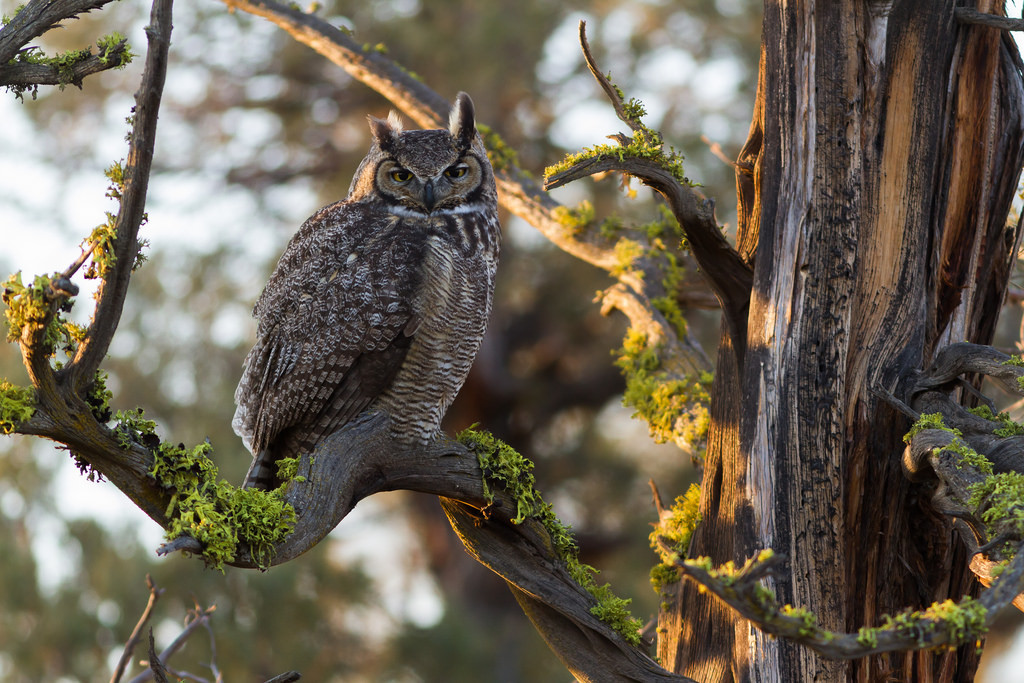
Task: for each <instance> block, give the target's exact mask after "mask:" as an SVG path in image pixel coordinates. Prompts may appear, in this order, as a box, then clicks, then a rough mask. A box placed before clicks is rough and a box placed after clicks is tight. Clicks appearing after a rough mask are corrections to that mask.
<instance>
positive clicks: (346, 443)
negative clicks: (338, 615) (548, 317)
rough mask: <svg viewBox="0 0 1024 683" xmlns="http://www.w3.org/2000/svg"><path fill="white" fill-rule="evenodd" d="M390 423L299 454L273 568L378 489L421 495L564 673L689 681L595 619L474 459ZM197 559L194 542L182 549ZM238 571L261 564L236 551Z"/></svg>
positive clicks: (537, 528) (530, 525)
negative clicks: (431, 500) (408, 436)
mask: <svg viewBox="0 0 1024 683" xmlns="http://www.w3.org/2000/svg"><path fill="white" fill-rule="evenodd" d="M390 424H391V421H390V418H389V417H388V416H387V415H386V414H384V413H367V414H364V415H363V416H361V418H360V419H359V420H357V421H355V422H353V423H350V424H348V425H346V426H345V427H344V428H342V429H341V430H339V431H337V432H335V433H334V434H332V435H331V436H330V437H328V438H327V439H326V440H324V441H323V442H321V443H320V444H319V445H318V446H317V447H316V449H315V450H314V452H313V453H312V454H307V455H303V456H302V458H301V461H300V464H299V468H298V475H299V476H298V477H297V478H296V479H295V480H293V481H292V482H291V483H289V484H288V487H287V488H286V490H285V494H284V497H285V500H286V501H287V502H289V503H290V504H292V505H293V506H294V507H295V510H296V512H297V514H298V519H297V523H296V527H295V530H294V531H293V532H292V534H291V535H289V536H288V537H287V538H286V539H285V540H284V541H283V542H282V543H280V544H278V545H277V546H276V547H275V554H274V557H273V561H272V564H280V563H283V562H287V561H288V560H291V559H293V558H295V557H297V556H298V555H301V554H302V553H303V552H305V551H306V550H308V549H310V548H312V547H313V546H314V545H316V544H317V543H318V542H319V541H320V540H321V539H323V537H324V536H326V535H327V534H328V533H329V532H330V531H331V529H333V528H334V527H335V526H336V525H337V524H338V523H339V522H340V521H341V520H342V519H344V517H345V516H346V515H347V514H348V513H349V512H350V511H351V510H352V508H353V507H354V506H355V504H356V503H357V502H359V501H360V500H362V499H363V498H365V497H367V496H369V495H372V494H374V493H377V492H379V491H390V490H396V489H403V490H410V491H419V492H422V493H430V494H434V495H437V496H440V497H441V504H442V507H443V508H444V510H445V513H446V514H447V515H448V518H449V520H450V521H451V524H452V526H453V528H454V529H455V531H456V533H458V534H459V537H460V538H461V539H462V541H463V543H464V544H465V545H466V548H467V550H468V551H469V552H470V554H471V555H473V557H474V558H476V559H477V560H478V561H479V562H481V563H482V564H484V565H485V566H486V567H488V568H489V569H491V570H492V571H493V572H495V573H496V574H498V575H499V576H500V577H501V578H503V579H504V580H505V581H506V582H507V583H508V584H509V587H510V588H511V589H512V592H513V594H514V595H515V596H516V599H517V600H519V601H520V603H521V604H522V605H523V609H524V611H526V613H527V615H528V616H529V617H530V618H531V619H532V620H533V621H534V623H535V624H536V625H537V628H538V629H539V630H540V631H541V633H542V635H543V636H544V637H545V639H546V640H547V641H548V642H549V644H550V645H551V646H552V648H553V649H554V650H555V652H556V654H557V655H558V656H559V657H560V658H562V660H563V661H564V662H565V664H566V666H568V667H569V668H570V670H571V671H572V672H573V674H574V675H576V676H577V678H579V680H582V681H607V680H643V681H686V680H688V679H685V678H682V677H680V676H676V675H673V674H670V673H668V672H666V671H664V670H663V669H661V667H659V666H658V665H657V664H656V663H655V662H654V661H653V660H651V659H650V658H649V657H647V655H645V654H644V653H643V652H642V651H641V650H639V649H637V648H635V647H632V646H631V645H629V644H628V643H627V642H626V641H625V640H624V639H623V638H622V636H620V635H619V634H618V633H616V632H615V631H614V630H612V629H611V628H610V627H609V626H607V625H606V624H604V623H603V622H601V621H600V620H599V619H598V618H597V617H595V616H594V615H593V614H592V613H591V609H592V608H593V607H594V606H595V605H596V604H597V603H596V601H595V600H594V598H593V597H592V596H591V595H590V594H589V593H588V592H587V591H586V590H585V589H584V588H582V587H581V586H579V585H578V584H577V583H576V582H575V581H573V579H572V577H571V576H570V575H569V573H568V571H566V567H565V564H564V562H562V560H560V559H559V558H558V556H557V554H556V551H555V548H554V544H553V542H552V539H551V537H550V535H549V534H548V532H547V530H546V529H545V528H544V527H543V526H542V525H540V524H539V523H537V522H535V521H533V520H531V519H527V520H526V521H525V522H523V523H521V524H514V523H513V522H512V521H511V520H512V518H514V517H515V516H516V514H517V503H516V501H515V500H513V499H512V498H511V497H509V495H508V494H507V493H506V492H504V491H501V490H497V491H495V490H493V486H492V487H491V488H492V491H491V494H492V495H490V496H489V495H488V493H487V492H485V490H484V484H483V481H484V480H483V472H482V471H481V470H480V466H479V463H478V462H477V458H476V456H475V455H474V454H473V453H472V452H470V451H469V450H468V449H467V448H466V447H465V446H463V445H462V444H460V443H458V442H456V441H453V440H452V439H449V438H448V437H445V436H440V437H438V438H437V439H436V440H435V441H434V442H432V443H430V444H428V445H426V446H422V447H414V448H410V447H407V446H401V445H399V444H396V443H395V442H394V441H393V440H392V437H391V436H390V434H391V431H390ZM175 549H184V550H187V551H193V552H195V551H197V550H200V549H201V548H200V547H199V546H198V544H195V543H194V542H192V544H189V543H188V541H186V542H185V544H184V547H181V544H179V547H177V548H175ZM228 564H231V565H233V566H236V567H256V566H257V563H256V562H255V561H254V560H253V558H252V557H251V556H250V555H249V554H248V553H247V552H246V550H245V549H244V548H240V549H239V552H238V554H237V556H236V559H235V560H234V561H233V562H229V563H228Z"/></svg>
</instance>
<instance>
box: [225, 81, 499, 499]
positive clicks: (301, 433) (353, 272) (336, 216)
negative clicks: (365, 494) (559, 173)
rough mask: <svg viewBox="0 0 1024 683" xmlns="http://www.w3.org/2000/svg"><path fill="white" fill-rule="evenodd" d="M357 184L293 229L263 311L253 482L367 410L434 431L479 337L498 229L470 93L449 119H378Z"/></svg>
mask: <svg viewBox="0 0 1024 683" xmlns="http://www.w3.org/2000/svg"><path fill="white" fill-rule="evenodd" d="M370 129H371V131H372V132H373V138H374V139H373V144H372V146H371V147H370V151H369V153H368V154H367V156H366V157H365V158H364V159H363V161H362V163H361V164H360V165H359V169H358V170H357V171H356V175H355V177H354V178H353V180H352V185H351V187H350V189H349V196H348V197H347V198H346V199H345V200H344V201H341V202H338V203H336V204H332V205H330V206H327V207H325V208H323V209H321V210H320V211H318V212H317V213H316V214H314V215H313V216H312V217H310V218H309V219H308V220H307V221H306V222H305V223H304V224H303V226H302V227H301V228H299V231H298V232H297V233H296V234H295V236H294V237H293V238H292V240H291V242H290V243H289V244H288V246H287V248H286V249H285V252H284V254H283V255H282V256H281V259H280V261H279V262H278V264H277V268H276V269H275V270H274V273H273V274H272V275H271V276H270V280H269V282H268V283H267V286H266V288H265V289H264V290H263V294H262V295H261V296H260V298H259V300H258V301H257V302H256V307H255V309H254V311H253V314H254V315H255V317H256V318H257V319H258V321H259V324H258V331H257V339H256V344H255V345H254V346H253V348H252V350H251V351H250V352H249V355H248V356H247V357H246V360H245V370H244V373H243V375H242V379H241V381H240V382H239V384H238V388H237V389H236V391H235V402H236V403H237V405H238V408H237V410H236V412H235V417H234V420H233V421H232V426H233V427H234V429H235V431H236V432H237V433H238V434H239V435H240V436H241V437H242V439H243V440H244V441H245V443H246V446H247V447H248V448H249V449H250V450H251V451H252V453H253V454H254V456H255V459H254V461H253V464H252V467H251V468H250V470H249V475H248V477H247V485H254V486H260V487H269V486H272V485H274V482H275V477H276V467H274V465H273V464H274V462H275V461H277V460H279V459H280V458H283V457H291V456H294V455H297V454H299V453H301V452H305V451H309V450H311V449H312V448H313V447H314V446H315V445H316V444H317V442H319V441H320V440H321V439H323V438H324V437H325V436H327V435H329V434H331V433H332V432H334V431H336V430H337V429H339V428H340V427H342V426H343V425H345V424H346V423H348V422H350V421H351V420H353V419H355V418H356V417H357V416H358V415H360V414H361V413H362V412H364V411H367V410H382V411H386V412H387V413H388V414H389V415H390V416H391V418H392V421H393V423H394V429H393V432H394V437H395V438H396V439H398V440H400V441H402V442H405V443H411V444H415V443H426V442H428V441H430V440H431V439H432V438H434V436H435V435H436V434H437V432H438V430H439V429H440V422H441V418H442V417H443V416H444V413H445V411H446V410H447V409H448V406H449V405H450V404H451V402H452V400H453V399H454V398H455V394H456V393H457V392H458V391H459V389H460V388H461V387H462V383H463V382H464V381H465V379H466V374H467V373H468V372H469V367H470V365H471V364H472V362H473V358H474V357H475V356H476V352H477V350H478V349H479V347H480V342H481V340H482V338H483V334H484V330H485V328H486V325H487V318H488V316H489V314H490V308H491V296H492V293H493V290H494V272H495V268H496V266H497V261H498V251H499V245H500V239H501V233H500V226H499V225H498V213H497V194H496V192H495V187H494V176H493V172H492V170H491V167H490V164H489V163H488V161H487V155H486V152H485V151H484V148H483V145H482V144H481V142H480V139H479V137H478V136H477V133H476V127H475V124H474V120H473V104H472V102H471V100H470V99H469V96H468V95H466V94H465V93H460V94H459V96H458V98H457V99H456V102H455V106H454V107H453V108H452V116H451V121H450V126H449V130H426V131H402V130H401V126H400V124H399V123H398V121H397V119H395V118H390V117H389V120H388V121H382V120H379V119H374V118H371V119H370Z"/></svg>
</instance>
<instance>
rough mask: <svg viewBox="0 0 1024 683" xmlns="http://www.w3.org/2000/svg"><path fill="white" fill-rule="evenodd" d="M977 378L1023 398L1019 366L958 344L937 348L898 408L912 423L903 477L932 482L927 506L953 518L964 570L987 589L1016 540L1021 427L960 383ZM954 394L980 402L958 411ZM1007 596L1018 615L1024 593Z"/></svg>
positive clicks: (1021, 490)
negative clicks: (966, 561)
mask: <svg viewBox="0 0 1024 683" xmlns="http://www.w3.org/2000/svg"><path fill="white" fill-rule="evenodd" d="M979 375H983V376H986V377H989V378H990V379H992V380H994V381H996V382H997V383H999V384H1000V385H1001V386H1003V387H1004V388H1005V389H1006V390H1007V391H1009V392H1011V393H1015V394H1018V395H1024V361H1022V360H1021V359H1020V358H1016V357H1013V356H1008V355H1006V354H1004V353H1002V352H1000V351H997V350H996V349H993V348H992V347H989V346H983V345H979V344H970V343H966V342H965V343H958V344H951V345H949V346H947V347H945V348H943V349H941V350H940V351H939V352H938V353H936V355H935V359H934V361H933V363H932V365H931V367H930V368H928V369H927V370H925V371H924V372H920V373H917V374H916V375H915V376H913V377H911V378H909V382H908V383H907V384H908V386H907V389H906V392H905V396H904V399H905V400H904V401H899V404H900V405H902V406H903V409H904V411H910V412H912V413H914V415H915V416H916V418H917V419H916V422H915V424H914V427H913V429H911V431H910V432H909V433H908V434H907V437H906V441H907V447H906V449H905V450H904V454H903V469H904V472H905V473H906V474H907V476H908V477H910V478H911V479H913V480H915V481H921V482H928V481H934V482H935V485H934V491H933V494H932V505H933V506H934V507H935V509H936V510H938V511H939V512H941V513H943V514H946V515H948V516H950V517H951V518H952V519H953V520H954V521H953V527H954V528H955V529H957V531H958V532H959V535H960V537H961V539H962V540H963V542H964V544H965V545H966V546H967V548H969V549H970V550H971V552H972V553H975V557H974V559H973V560H972V562H971V569H972V571H974V572H975V574H976V575H977V576H978V578H979V580H981V581H982V582H983V583H985V584H986V585H988V584H990V583H991V582H992V579H993V578H994V576H996V575H998V574H999V571H1000V570H1001V569H1002V567H1003V566H1004V565H1005V562H1006V560H1008V559H1009V558H1011V557H1012V556H1013V554H1014V552H1016V549H1017V548H1018V547H1019V546H1020V544H1021V543H1022V542H1024V425H1021V424H1019V423H1016V422H1014V421H1013V420H1011V419H1010V418H1009V416H1008V415H1006V414H1005V413H996V412H995V411H994V410H993V408H992V404H991V401H989V400H988V399H987V398H985V397H984V396H983V395H981V394H979V393H977V390H975V389H974V388H973V385H972V384H970V383H969V382H968V379H970V378H974V377H977V376H979ZM960 392H968V393H969V394H971V395H975V396H976V397H977V398H978V399H979V400H980V402H981V405H979V406H978V407H977V408H970V409H968V408H964V407H963V406H962V405H961V404H960V400H958V398H957V394H959V393H960ZM1017 593H1020V591H1019V590H1018V591H1017ZM1011 599H1012V600H1013V602H1014V604H1015V605H1017V607H1018V608H1020V609H1022V610H1024V595H1018V594H1015V595H1014V596H1013V597H1012V598H1011Z"/></svg>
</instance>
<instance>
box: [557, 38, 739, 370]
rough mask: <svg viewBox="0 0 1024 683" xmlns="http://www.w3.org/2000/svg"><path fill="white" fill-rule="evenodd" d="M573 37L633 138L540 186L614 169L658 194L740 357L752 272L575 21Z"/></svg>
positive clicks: (572, 163) (590, 155) (584, 159)
mask: <svg viewBox="0 0 1024 683" xmlns="http://www.w3.org/2000/svg"><path fill="white" fill-rule="evenodd" d="M579 37H580V46H581V48H582V50H583V55H584V58H585V59H586V62H587V66H588V67H589V68H590V72H591V73H592V74H593V75H594V78H595V79H596V80H597V82H598V84H599V85H600V86H601V88H602V90H604V92H605V94H606V95H607V96H608V99H609V100H610V101H611V104H612V106H613V107H614V109H615V113H616V114H617V115H618V117H619V119H620V120H622V122H623V123H625V124H626V125H628V126H629V127H630V128H631V129H632V130H633V137H627V136H625V135H623V134H621V133H620V134H616V135H611V136H609V137H611V138H612V139H613V140H615V141H617V142H618V143H619V146H618V147H617V148H612V149H608V150H605V149H604V148H597V149H595V150H592V151H591V152H590V153H587V154H583V155H580V158H579V159H578V160H570V161H569V162H568V163H567V164H566V165H565V166H564V167H562V166H559V167H558V168H557V169H556V170H555V172H553V173H552V174H551V175H549V176H548V177H547V180H546V183H545V188H546V189H549V190H550V189H554V188H557V187H561V186H562V185H565V184H567V183H569V182H572V181H574V180H578V179H580V178H584V177H587V176H592V175H595V174H597V173H605V172H608V171H615V172H619V173H624V174H626V175H629V176H632V177H634V178H637V179H639V180H640V181H641V182H642V183H644V184H645V185H647V186H649V187H651V188H652V189H654V190H655V191H656V192H658V193H659V194H660V195H661V196H662V197H663V198H664V199H665V201H666V202H667V203H668V206H669V208H670V209H671V211H672V215H673V216H675V218H676V220H677V221H678V222H679V225H680V226H681V227H682V229H683V232H684V233H685V235H686V240H687V243H688V245H689V247H690V251H691V252H692V253H693V256H694V258H695V259H696V261H697V264H698V266H699V267H700V269H701V272H702V273H703V274H704V275H705V277H706V278H707V280H708V283H709V284H710V285H711V289H712V290H713V291H714V293H715V295H716V296H717V297H718V300H719V302H720V303H721V306H722V311H723V313H724V314H725V316H726V322H727V324H728V326H729V330H730V336H731V337H732V341H733V346H734V348H735V349H736V350H737V353H738V354H739V356H740V357H741V358H742V350H743V348H744V347H745V344H746V326H747V323H746V321H747V310H748V308H749V301H750V289H751V286H752V282H753V270H752V269H751V267H750V265H749V264H748V263H746V262H745V261H744V260H743V258H742V257H741V256H740V255H739V253H738V252H737V251H736V250H735V249H734V248H733V247H732V245H731V244H729V241H728V240H727V239H726V238H725V236H724V235H723V234H722V231H721V229H720V228H719V226H718V222H717V221H716V220H715V215H714V203H713V202H711V201H710V200H706V199H702V198H700V197H699V196H698V194H697V193H696V192H695V191H694V190H693V188H692V187H690V185H689V184H688V183H685V182H683V179H681V178H680V177H678V176H679V174H678V173H677V172H674V170H673V169H672V168H671V167H670V164H671V163H672V160H671V159H670V158H669V155H665V154H664V153H663V152H662V150H661V146H662V144H663V143H662V142H661V135H660V134H658V133H656V132H655V131H652V130H650V129H649V128H647V127H646V126H644V125H643V123H642V122H641V121H640V114H641V111H640V110H639V109H638V105H637V103H635V102H633V101H630V102H626V101H625V97H624V96H623V94H622V91H621V90H619V89H618V88H617V87H616V86H615V85H614V84H612V83H611V81H610V80H609V79H608V77H607V76H605V75H603V74H602V72H601V70H600V69H599V68H598V66H597V62H596V60H595V59H594V56H593V54H592V53H591V51H590V44H589V42H588V41H587V35H586V22H583V21H581V22H580V28H579Z"/></svg>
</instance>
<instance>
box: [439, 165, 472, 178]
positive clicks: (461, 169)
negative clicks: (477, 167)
mask: <svg viewBox="0 0 1024 683" xmlns="http://www.w3.org/2000/svg"><path fill="white" fill-rule="evenodd" d="M467 172H469V167H468V166H466V165H465V164H459V165H458V166H452V167H451V168H449V169H448V170H446V171H445V172H444V174H445V175H446V176H448V177H449V178H461V177H462V176H464V175H466V173H467Z"/></svg>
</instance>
